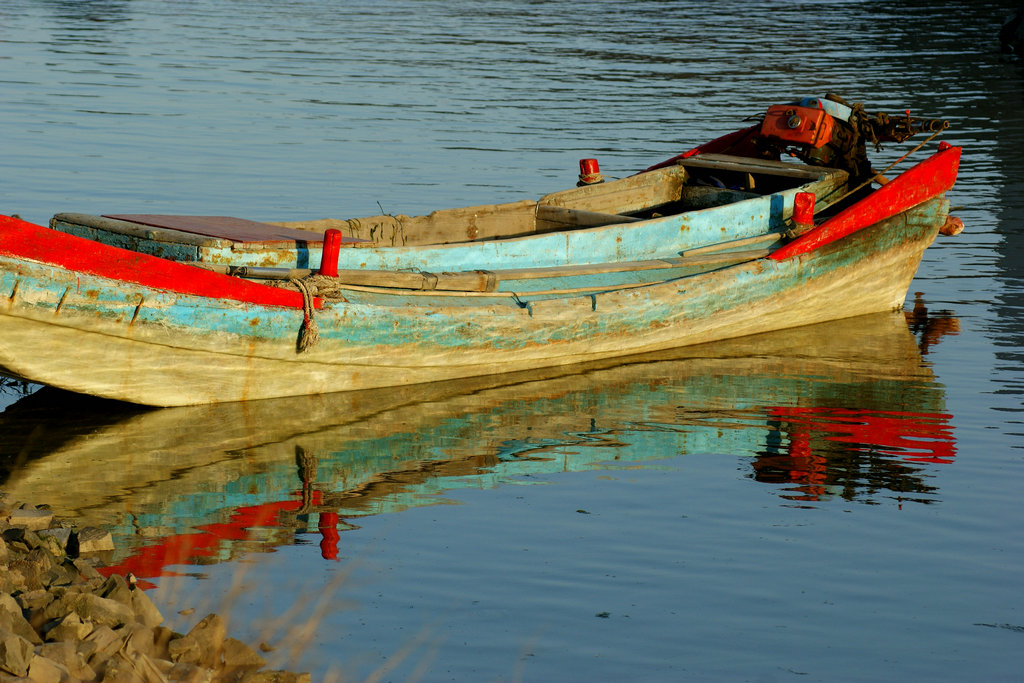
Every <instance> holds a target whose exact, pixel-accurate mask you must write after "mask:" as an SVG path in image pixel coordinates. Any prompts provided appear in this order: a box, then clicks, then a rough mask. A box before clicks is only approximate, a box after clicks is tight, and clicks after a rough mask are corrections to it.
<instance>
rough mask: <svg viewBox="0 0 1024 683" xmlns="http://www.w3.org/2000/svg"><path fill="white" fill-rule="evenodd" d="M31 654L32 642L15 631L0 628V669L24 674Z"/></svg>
mask: <svg viewBox="0 0 1024 683" xmlns="http://www.w3.org/2000/svg"><path fill="white" fill-rule="evenodd" d="M33 654H35V653H34V652H33V649H32V643H30V642H28V641H27V640H25V639H24V638H22V637H21V636H19V635H18V634H16V633H12V632H10V631H8V630H7V629H4V628H0V671H6V672H7V673H10V674H14V675H15V676H26V675H27V674H28V667H29V664H31V663H32V656H33Z"/></svg>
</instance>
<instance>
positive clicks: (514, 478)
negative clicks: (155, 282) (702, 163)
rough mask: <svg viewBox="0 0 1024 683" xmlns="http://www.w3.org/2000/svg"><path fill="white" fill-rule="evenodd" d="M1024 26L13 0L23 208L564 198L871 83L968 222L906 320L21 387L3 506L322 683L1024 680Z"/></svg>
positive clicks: (875, 14)
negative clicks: (203, 380) (268, 386)
mask: <svg viewBox="0 0 1024 683" xmlns="http://www.w3.org/2000/svg"><path fill="white" fill-rule="evenodd" d="M1016 5H1017V3H1016V2H1015V1H1005V2H948V3H926V2H910V1H900V0H895V1H894V2H888V3H871V2H800V1H796V2H789V3H785V4H778V5H771V6H770V7H771V10H770V11H766V9H765V8H766V6H765V5H764V4H763V3H760V2H757V3H755V2H735V3H716V4H708V3H703V2H673V3H665V2H646V1H640V0H633V1H631V2H609V1H598V2H591V3H586V4H580V3H570V2H561V1H557V0H552V1H549V2H529V1H527V0H506V1H504V2H463V1H460V0H455V1H446V2H427V1H409V0H399V1H397V2H392V3H386V4H385V3H370V2H353V3H345V4H340V3H329V2H324V1H323V0H306V1H295V2H283V3H282V2H276V3H269V2H258V1H257V2H253V1H250V2H211V1H209V0H194V1H191V2H178V3H162V2H155V1H152V0H133V1H131V2H128V1H126V0H125V1H119V0H93V1H88V0H77V1H71V0H66V1H60V0H49V1H47V0H36V1H29V0H9V1H8V2H6V3H4V5H3V6H2V7H0V131H2V132H0V134H2V136H3V141H4V145H3V150H4V153H3V154H2V155H0V212H3V213H17V214H20V215H21V216H22V217H23V218H26V219H28V220H32V221H34V222H40V223H45V222H46V221H47V220H48V219H49V217H50V216H51V215H52V214H53V213H56V212H59V211H81V212H88V213H110V212H119V213H180V214H189V213H195V214H207V215H210V214H222V215H233V216H241V217H246V218H255V219H268V220H273V219H280V220H289V219H291V220H297V219H302V218H318V217H326V216H333V217H345V216H359V215H369V214H375V213H379V212H380V211H381V210H383V211H385V212H389V213H417V212H425V211H429V210H431V209H435V208H442V207H447V206H452V205H470V204H480V203H489V202H495V201H506V200H513V199H520V198H525V197H535V196H538V195H540V194H543V193H545V192H547V191H550V190H551V189H553V188H558V187H564V186H567V185H570V184H571V183H572V182H574V181H575V176H576V173H577V170H578V169H577V160H578V159H579V158H581V157H589V156H596V157H598V158H599V159H600V160H601V164H602V169H603V170H604V172H605V173H606V174H608V175H612V176H621V175H626V174H629V173H632V172H634V171H635V170H638V169H640V168H644V167H646V166H648V165H650V164H651V163H652V162H654V161H659V160H661V159H664V158H667V157H670V156H673V155H675V154H677V153H679V152H680V151H683V150H685V149H687V148H689V147H691V146H693V145H694V144H696V143H699V142H702V141H704V140H706V139H708V138H710V137H713V136H716V135H719V134H723V133H726V132H729V131H731V130H734V129H735V128H737V127H739V126H741V125H744V123H743V119H744V118H745V117H746V116H750V115H756V114H758V113H759V112H761V111H763V110H764V109H765V108H766V107H767V106H768V105H770V104H774V103H778V102H784V101H788V100H790V99H792V98H794V97H796V96H804V95H821V94H824V93H825V92H838V93H840V94H842V95H844V96H845V97H847V98H848V99H850V100H852V101H863V102H865V104H866V105H867V107H868V109H869V110H887V111H891V112H894V113H899V112H902V111H903V110H904V109H906V108H907V107H910V108H911V109H912V110H913V112H914V113H917V114H920V115H921V116H925V117H932V116H939V117H944V118H948V119H949V120H950V121H951V123H952V127H951V129H950V130H949V131H948V134H947V135H946V136H945V139H947V140H949V141H950V142H952V143H955V144H959V145H963V146H964V158H963V163H962V166H961V175H960V179H959V181H958V184H957V187H956V188H955V190H954V191H953V192H952V193H951V199H952V202H953V204H954V205H957V206H959V207H960V208H958V209H957V210H956V213H957V215H959V216H961V217H962V218H963V219H964V221H965V223H966V225H967V230H966V231H965V232H964V234H962V235H961V236H959V237H956V238H951V239H943V240H940V241H939V242H937V243H936V245H935V246H934V247H933V248H932V249H930V250H929V251H928V252H927V253H926V255H925V258H924V262H923V264H922V266H921V269H920V271H919V272H918V276H917V279H916V280H915V282H914V283H913V285H912V287H911V300H910V301H908V306H907V310H908V312H909V311H910V310H911V309H912V308H914V306H913V301H912V300H913V298H914V295H913V293H914V292H920V293H921V294H920V295H919V297H918V301H917V304H918V305H917V307H916V311H917V312H916V313H915V314H911V315H909V316H904V315H902V314H895V315H882V316H873V317H869V318H866V319H861V320H856V321H848V322H840V323H836V324H832V325H826V326H823V327H819V328H807V329H803V330H795V331H790V332H785V333H780V334H776V335H768V336H765V337H761V338H754V339H748V340H739V341H736V342H733V343H729V344H723V345H718V346H716V347H715V348H713V349H691V350H686V351H680V352H678V353H675V354H668V355H662V356H657V357H650V358H644V359H639V360H638V361H637V362H634V363H629V364H624V365H620V366H608V367H595V368H586V369H576V370H573V371H570V372H566V373H565V374H563V375H558V374H550V373H549V374H546V375H520V376H517V377H506V378H498V379H488V380H481V381H474V382H469V383H458V384H450V385H441V386H432V387H428V388H414V389H410V390H406V391H384V392H367V393H362V394H354V395H338V396H323V397H311V398H303V399H294V400H286V401H268V402H260V403H256V404H247V405H228V406H211V407H200V408H187V409H168V410H161V411H143V410H140V409H136V408H132V407H129V406H124V405H119V404H113V403H108V402H103V401H93V400H85V399H83V398H81V397H73V396H68V395H65V394H61V393H59V392H52V391H48V390H37V389H38V388H37V387H33V386H29V387H22V386H20V385H10V386H7V387H6V394H4V399H3V405H6V406H7V408H6V410H5V411H4V412H2V413H0V423H2V425H3V429H2V430H0V482H2V483H0V486H2V487H3V488H4V489H5V490H9V491H11V492H13V493H15V494H16V495H19V496H21V497H23V498H25V499H29V500H33V501H39V502H48V503H50V504H51V505H52V506H53V507H54V509H55V510H56V511H57V512H58V514H61V515H66V516H68V517H74V518H76V519H78V520H80V521H81V520H84V521H85V522H87V523H95V524H100V525H103V526H105V527H106V528H109V529H111V530H112V531H114V533H115V536H116V540H117V543H118V551H116V553H115V554H114V555H113V556H112V557H110V558H109V559H110V561H111V562H113V563H116V564H117V565H118V566H120V567H121V568H123V569H124V570H126V571H132V572H134V573H135V574H136V575H137V576H139V577H140V578H143V579H145V580H146V581H147V582H148V583H149V584H150V585H152V586H153V588H152V594H153V596H154V598H155V599H157V600H158V602H160V603H161V604H162V605H163V606H164V612H165V614H166V615H167V617H168V620H169V622H170V623H171V625H172V626H174V627H175V628H176V629H178V630H182V631H184V630H187V629H188V628H190V627H191V626H192V625H193V624H194V623H195V622H196V621H198V620H199V619H200V618H201V617H202V616H204V615H205V614H206V613H207V611H211V610H216V611H218V612H220V613H221V614H223V615H225V616H227V617H228V618H230V631H231V632H232V634H233V635H234V636H236V637H239V638H242V639H244V640H246V641H248V642H252V643H256V642H259V641H260V640H261V639H263V640H267V641H268V642H271V643H274V644H276V645H278V646H279V647H278V648H277V649H276V650H275V651H274V652H273V653H271V654H270V655H268V657H269V658H270V660H271V664H272V665H275V666H281V667H288V668H293V669H300V670H308V671H311V672H313V674H314V679H315V680H365V679H374V680H403V681H404V680H428V681H434V680H473V681H476V680H527V681H547V680H570V681H575V680H579V681H584V680H585V681H593V680H609V681H611V680H615V681H621V680H651V681H655V680H656V681H664V680H843V681H851V680H895V679H900V680H922V679H925V678H928V679H933V680H965V679H978V680H1020V679H1021V678H1022V674H1021V672H1022V671H1024V655H1022V654H1021V653H1022V652H1024V595H1022V592H1021V589H1020V576H1021V566H1022V563H1024V538H1022V534H1021V532H1020V529H1021V523H1022V522H1024V514H1022V509H1021V503H1020V500H1021V496H1020V491H1021V490H1022V487H1024V462H1022V460H1024V451H1022V446H1024V426H1022V419H1024V410H1022V395H1024V372H1022V367H1021V361H1022V359H1024V354H1022V352H1021V347H1022V342H1024V315H1022V306H1024V281H1022V278H1024V269H1022V255H1024V224H1022V220H1024V219H1022V218H1021V216H1024V172H1022V170H1021V163H1020V162H1021V160H1022V155H1021V149H1024V113H1022V112H1024V64H1022V63H1021V62H1014V61H1010V60H1007V59H1005V58H1003V57H1001V55H1000V54H999V52H998V44H997V41H996V37H995V36H996V33H997V31H998V27H999V25H1000V24H1001V23H1002V21H1003V20H1004V19H1005V18H1006V17H1007V16H1008V15H1009V14H1010V13H1011V12H1012V11H1013V10H1014V9H1015V7H1016ZM934 145H935V143H932V145H931V148H934ZM900 154H902V150H900V149H898V148H897V147H892V148H887V149H885V150H883V151H881V152H879V153H877V154H876V155H875V157H874V158H875V159H876V166H878V167H882V166H884V165H888V163H889V162H890V161H891V160H894V159H896V158H897V157H898V156H899V155H900ZM925 309H927V310H925ZM111 362H112V363H114V362H116V359H111ZM23 394H28V395H26V396H23ZM186 608H195V609H196V612H195V613H193V614H189V615H181V614H179V613H178V612H179V610H185V609H186Z"/></svg>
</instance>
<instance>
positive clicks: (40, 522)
mask: <svg viewBox="0 0 1024 683" xmlns="http://www.w3.org/2000/svg"><path fill="white" fill-rule="evenodd" d="M52 521H53V513H52V512H50V511H49V510H36V509H34V508H21V509H20V510H11V512H10V513H9V514H8V516H7V523H8V524H10V525H11V526H12V527H25V528H26V529H31V530H33V531H38V530H40V529H47V528H49V526H50V522H52Z"/></svg>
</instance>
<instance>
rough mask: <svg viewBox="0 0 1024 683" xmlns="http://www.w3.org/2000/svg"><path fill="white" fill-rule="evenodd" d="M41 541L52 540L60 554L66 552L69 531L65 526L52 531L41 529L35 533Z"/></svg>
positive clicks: (69, 535)
mask: <svg viewBox="0 0 1024 683" xmlns="http://www.w3.org/2000/svg"><path fill="white" fill-rule="evenodd" d="M37 533H38V534H39V537H40V538H42V539H48V538H49V539H53V540H54V541H56V542H57V546H58V547H59V548H60V549H61V551H62V552H67V547H68V540H70V538H71V529H70V528H69V527H66V526H57V527H53V528H52V529H42V530H40V531H38V532H37Z"/></svg>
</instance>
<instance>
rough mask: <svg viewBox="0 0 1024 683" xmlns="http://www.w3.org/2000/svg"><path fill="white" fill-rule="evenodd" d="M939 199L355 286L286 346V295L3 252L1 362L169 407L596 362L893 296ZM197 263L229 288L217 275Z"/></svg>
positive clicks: (873, 305) (848, 312)
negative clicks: (732, 250)
mask: <svg viewBox="0 0 1024 683" xmlns="http://www.w3.org/2000/svg"><path fill="white" fill-rule="evenodd" d="M947 211H948V204H947V202H945V201H944V200H942V199H931V200H928V201H925V202H923V203H921V204H919V205H917V206H915V207H913V208H910V209H909V210H907V211H904V212H903V213H900V214H899V215H896V216H894V217H891V218H888V219H886V220H882V221H880V222H878V223H876V224H874V225H872V226H870V227H868V228H865V229H863V230H860V231H858V232H856V233H854V234H851V235H848V236H846V237H843V238H842V239H839V240H837V241H834V242H832V243H830V244H827V245H825V246H822V247H821V248H818V249H816V250H814V251H811V252H808V253H805V254H801V255H798V256H794V257H792V258H786V259H781V260H778V259H770V258H762V259H756V260H753V261H749V262H746V263H740V264H738V265H732V266H728V267H723V268H719V269H717V270H712V271H710V272H706V273H702V274H696V275H691V276H688V277H681V278H676V279H672V280H668V281H665V282H660V283H655V284H647V285H644V286H638V287H631V288H623V289H615V290H612V291H591V292H587V293H583V294H577V295H573V294H572V293H567V294H565V295H562V296H558V297H555V298H550V297H544V296H539V295H517V294H515V293H512V292H507V293H483V294H477V293H467V292H453V293H444V292H436V291H435V292H412V291H385V290H383V289H375V288H366V287H349V288H347V289H346V290H345V291H344V292H343V296H342V299H341V300H339V301H336V302H331V303H325V304H323V306H322V307H321V308H320V309H319V310H316V312H315V320H316V321H317V324H318V326H319V330H320V341H319V343H318V344H317V345H316V346H315V347H313V348H312V349H311V350H310V351H309V352H306V353H299V352H298V351H297V348H296V343H297V338H298V335H299V330H300V327H301V326H302V322H303V313H302V310H301V306H296V304H295V302H291V301H288V302H283V303H282V302H278V303H258V302H254V301H252V300H245V299H246V297H245V296H238V297H236V298H235V299H232V298H220V297H214V296H210V295H209V293H208V292H207V291H205V290H203V291H202V292H200V293H197V292H195V291H188V288H178V289H185V290H186V291H173V288H172V289H168V288H167V287H166V286H165V287H151V286H148V285H146V284H145V283H144V282H125V281H124V280H123V279H115V278H108V277H104V276H103V275H100V274H97V273H95V272H82V271H80V270H73V269H69V268H67V267H62V266H60V265H54V264H49V263H40V262H37V261H33V260H27V259H24V258H19V257H16V256H14V255H11V254H9V253H8V254H7V255H5V256H2V257H0V272H2V278H0V288H2V289H0V366H3V367H4V368H5V369H6V370H7V371H8V372H10V373H13V374H17V375H18V376H21V377H26V378H30V379H32V380H33V381H37V382H41V383H44V384H50V385H54V386H58V387H62V388H66V389H70V390H72V391H77V392H82V393H87V394H93V395H98V396H104V397H108V398H115V399H120V400H125V401H131V402H134V403H141V404H146V405H154V406H173V405H190V404H202V403H216V402H224V401H244V400H254V399H264V398H275V397H283V396H297V395H304V394H319V393H329V392H337V391H350V390H359V389H369V388H376V387H385V386H401V385H405V384H418V383H425V382H434V381H441V380H455V379H459V378H465V377H473V376H480V375H487V374H494V373H497V372H509V371H517V370H524V369H533V368H541V367H553V366H558V365H565V364H571V363H580V362H586V361H596V360H601V359H607V358H613V357H618V356H624V355H629V354H635V353H644V352H649V351H656V350H661V349H667V348H673V347H678V346H685V345H691V344H699V343H704V342H712V341H717V340H721V339H726V338H731V337H739V336H744V335H749V334H756V333H760V332H767V331H772V330H778V329H783V328H789V327H796V326H800V325H807V324H812V323H818V322H825V321H828V320H834V319H839V318H845V317H851V316H855V315H861V314H867V313H875V312H880V311H885V310H892V309H895V308H899V307H900V306H901V305H902V303H903V300H904V297H905V295H906V292H907V289H908V287H909V284H910V281H911V279H912V278H913V276H914V273H915V272H916V270H917V267H918V265H919V263H920V259H921V254H922V253H923V251H924V249H926V248H927V247H928V246H929V245H930V244H931V242H932V241H933V240H934V238H935V236H936V234H937V232H938V228H939V226H941V225H942V223H943V222H944V220H945V217H946V214H947ZM39 229H40V230H45V229H44V228H39ZM62 237H63V238H65V239H69V240H74V239H78V238H73V237H70V236H66V235H64V236H62ZM83 241H84V240H83ZM111 249H112V248H111ZM118 251H121V250H118ZM126 253H131V252H126ZM172 265H174V266H175V267H177V268H182V269H189V270H198V269H193V268H192V267H190V266H185V265H182V264H172ZM182 272H183V273H184V272H186V271H182ZM202 277H203V278H207V277H209V278H214V279H210V280H209V282H210V285H211V286H214V287H216V284H217V282H220V281H219V280H216V279H215V278H224V280H223V282H224V284H223V287H224V290H225V291H230V290H231V288H232V287H233V286H234V285H232V284H230V283H231V280H232V278H230V277H228V276H221V275H217V274H214V273H206V274H204V275H203V276H202ZM139 279H140V280H143V281H144V280H145V278H139ZM257 286H258V285H257ZM267 289H272V288H269V287H267ZM275 296H276V295H275ZM257 298H259V297H257Z"/></svg>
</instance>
